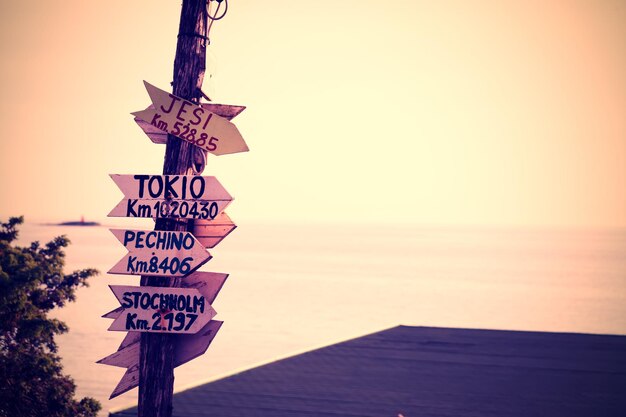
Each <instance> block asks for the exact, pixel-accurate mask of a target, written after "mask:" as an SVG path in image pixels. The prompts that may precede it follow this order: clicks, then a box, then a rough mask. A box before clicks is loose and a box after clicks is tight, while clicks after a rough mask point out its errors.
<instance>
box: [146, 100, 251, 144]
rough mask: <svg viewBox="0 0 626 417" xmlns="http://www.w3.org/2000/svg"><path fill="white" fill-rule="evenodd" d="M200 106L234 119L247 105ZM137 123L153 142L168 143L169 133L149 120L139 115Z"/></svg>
mask: <svg viewBox="0 0 626 417" xmlns="http://www.w3.org/2000/svg"><path fill="white" fill-rule="evenodd" d="M200 107H202V108H203V109H205V110H207V111H209V112H211V113H215V114H217V115H218V116H221V117H223V118H225V119H228V120H232V119H233V118H235V116H237V115H238V114H239V113H241V112H242V111H244V110H245V109H246V107H245V106H232V105H230V104H216V103H201V104H200ZM146 110H154V105H152V104H151V105H150V106H149V107H148V108H147V109H146ZM135 123H137V125H139V127H140V128H141V130H143V132H144V133H145V134H146V135H147V136H148V138H150V140H151V141H152V143H157V144H166V143H167V133H166V132H164V131H162V130H161V129H159V128H157V127H156V126H152V125H151V124H150V123H149V122H144V121H143V120H141V119H140V118H139V117H135Z"/></svg>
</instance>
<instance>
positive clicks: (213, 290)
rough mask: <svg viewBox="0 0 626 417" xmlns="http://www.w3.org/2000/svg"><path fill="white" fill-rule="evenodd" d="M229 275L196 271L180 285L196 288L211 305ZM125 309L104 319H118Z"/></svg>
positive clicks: (107, 315)
mask: <svg viewBox="0 0 626 417" xmlns="http://www.w3.org/2000/svg"><path fill="white" fill-rule="evenodd" d="M226 278H228V274H224V273H221V272H203V271H196V272H193V273H191V274H189V275H187V276H186V277H185V279H183V280H182V281H181V283H180V287H181V288H195V289H197V290H198V291H200V294H202V295H203V296H204V298H205V299H206V300H207V302H208V303H209V304H213V301H215V297H217V294H218V293H219V292H220V290H221V289H222V286H223V285H224V282H225V281H226ZM122 310H124V308H123V307H118V308H116V309H114V310H111V311H109V312H108V313H106V314H104V315H103V316H102V317H104V318H106V319H116V318H118V317H119V315H120V314H121V312H122Z"/></svg>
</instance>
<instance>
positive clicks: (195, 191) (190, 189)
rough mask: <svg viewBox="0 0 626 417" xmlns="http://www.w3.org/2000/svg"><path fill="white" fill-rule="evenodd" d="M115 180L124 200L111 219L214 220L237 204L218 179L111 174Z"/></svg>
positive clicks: (114, 210)
mask: <svg viewBox="0 0 626 417" xmlns="http://www.w3.org/2000/svg"><path fill="white" fill-rule="evenodd" d="M111 179H113V181H114V182H115V184H116V185H117V186H118V187H119V189H120V190H121V191H122V192H123V193H124V198H123V199H122V201H120V202H119V203H118V204H117V205H116V206H115V207H114V208H113V210H111V212H110V213H109V217H152V218H182V219H201V220H213V219H214V218H215V217H217V215H218V214H220V213H221V212H222V211H223V210H224V209H225V208H226V207H227V206H228V205H229V204H230V202H231V201H232V200H233V198H232V197H231V195H230V194H229V193H228V192H227V191H226V189H224V187H223V186H222V184H220V182H219V181H218V180H217V178H215V177H208V176H200V175H117V174H111Z"/></svg>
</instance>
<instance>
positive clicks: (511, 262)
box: [18, 223, 626, 416]
mask: <svg viewBox="0 0 626 417" xmlns="http://www.w3.org/2000/svg"><path fill="white" fill-rule="evenodd" d="M238 226H239V227H238V228H237V229H236V230H235V231H234V232H232V233H231V234H230V235H229V236H228V237H226V239H224V241H223V242H222V243H220V244H219V245H218V246H217V247H216V248H214V249H212V250H211V254H212V255H213V259H211V261H210V262H208V263H207V264H205V265H204V266H203V267H202V268H201V269H200V270H203V271H212V272H225V273H229V274H230V275H229V277H228V279H227V281H226V284H225V285H224V287H223V289H222V291H221V292H220V294H219V295H218V297H217V299H216V300H215V302H214V304H213V307H214V308H215V309H216V310H217V312H218V314H217V316H216V317H215V319H217V320H222V321H224V325H223V326H222V328H221V330H220V332H219V333H218V334H217V336H216V338H215V340H214V341H213V343H212V345H211V346H210V348H209V349H208V351H207V353H205V354H204V355H203V356H201V357H199V358H197V359H195V360H193V361H191V362H189V363H187V364H185V365H182V366H180V367H178V368H176V370H175V378H176V379H175V390H176V391H180V390H183V389H185V388H188V387H191V386H194V385H198V384H201V383H203V382H207V381H210V380H214V379H217V378H220V377H223V376H227V375H229V374H233V373H236V372H239V371H241V370H244V369H248V368H251V367H254V366H257V365H259V364H263V363H268V362H271V361H274V360H277V359H280V358H284V357H288V356H291V355H294V354H297V353H301V352H305V351H308V350H311V349H315V348H318V347H322V346H326V345H329V344H333V343H337V342H340V341H344V340H348V339H351V338H354V337H359V336H362V335H365V334H368V333H372V332H376V331H380V330H383V329H386V328H390V327H394V326H397V325H400V324H402V325H411V326H437V327H456V328H481V329H509V330H532V331H550V332H576V333H600V334H622V335H623V334H626V230H610V229H604V230H591V229H585V230H583V229H577V230H567V229H523V228H478V227H425V226H407V225H389V224H380V225H373V224H366V225H356V224H354V225H323V224H253V223H251V224H239V225H238ZM109 227H116V225H106V226H97V227H71V226H52V225H42V224H36V223H26V224H24V225H23V226H22V227H21V229H20V230H21V232H20V238H19V242H18V244H20V245H27V244H29V243H30V242H31V241H34V240H38V241H40V242H47V241H49V240H50V239H52V238H53V237H54V236H58V235H67V236H68V237H69V238H70V240H71V241H72V244H71V245H70V246H69V247H68V248H67V249H66V254H67V257H66V270H67V271H68V272H69V271H72V270H76V269H81V268H97V269H98V270H100V271H101V273H100V275H98V276H96V277H93V278H91V279H90V285H89V287H87V288H81V289H79V290H78V291H77V298H76V301H75V302H73V303H68V304H67V305H66V306H64V307H63V308H60V309H58V310H55V311H54V312H53V315H54V316H55V317H57V318H59V319H61V320H63V321H65V322H66V323H67V325H68V326H69V328H70V331H69V333H67V334H64V335H61V336H59V337H57V341H58V344H59V351H60V355H61V356H62V358H63V366H64V373H66V374H69V375H70V376H71V377H72V378H73V379H74V381H75V382H76V385H77V391H76V392H77V396H79V397H82V396H90V397H94V398H96V399H97V400H99V401H100V402H101V403H102V406H103V410H102V412H101V415H102V416H106V415H107V414H108V412H109V411H110V410H112V409H119V408H123V407H125V406H130V405H133V404H136V402H137V389H134V390H132V391H129V392H128V393H126V394H123V395H121V396H120V397H117V398H115V399H113V400H109V395H110V393H111V391H112V390H113V388H114V387H115V386H116V385H117V383H118V381H119V379H120V378H121V377H122V375H123V374H124V369H122V368H117V367H111V366H107V365H100V364H96V361H97V360H98V359H100V358H103V357H105V356H107V355H109V354H111V353H113V352H115V351H116V350H117V348H118V346H119V344H120V342H121V340H122V339H123V337H124V332H114V331H107V328H108V326H109V324H110V320H108V319H105V318H101V315H102V314H104V313H106V312H108V311H110V310H111V309H113V308H115V307H117V306H118V305H119V304H118V302H117V301H116V299H115V297H114V296H113V293H112V292H111V291H110V289H109V288H108V285H111V284H121V285H139V278H138V277H134V276H124V275H111V274H107V271H108V270H109V269H110V268H111V267H112V266H113V265H114V264H115V263H116V262H117V261H118V260H119V259H121V258H122V257H123V256H124V255H125V253H126V250H125V249H124V247H123V246H122V245H121V244H120V243H119V242H118V241H117V239H116V238H115V237H114V236H113V234H112V233H111V232H110V231H109ZM133 228H137V227H136V226H133ZM145 228H146V229H150V224H149V223H147V224H146V227H145Z"/></svg>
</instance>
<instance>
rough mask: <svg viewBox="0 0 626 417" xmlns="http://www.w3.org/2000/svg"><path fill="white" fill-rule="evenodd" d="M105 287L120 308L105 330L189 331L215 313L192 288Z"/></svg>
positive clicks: (199, 327) (202, 324) (200, 325)
mask: <svg viewBox="0 0 626 417" xmlns="http://www.w3.org/2000/svg"><path fill="white" fill-rule="evenodd" d="M109 287H110V288H111V291H113V294H115V297H117V299H118V301H119V302H120V304H121V307H122V308H123V309H124V310H123V311H122V312H121V313H120V315H119V316H118V317H117V318H116V319H115V320H114V321H113V323H112V324H111V326H110V327H109V330H113V331H136V332H152V333H173V334H182V333H191V334H193V333H196V332H197V331H198V330H200V329H201V328H202V327H204V326H205V325H206V324H207V323H208V322H209V320H211V319H212V318H213V317H215V315H216V314H217V312H216V311H215V310H214V309H213V307H211V305H210V304H209V302H208V301H207V299H206V298H205V297H204V296H203V295H202V294H201V293H200V291H198V290H197V289H195V288H173V287H136V286H130V285H109Z"/></svg>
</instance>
